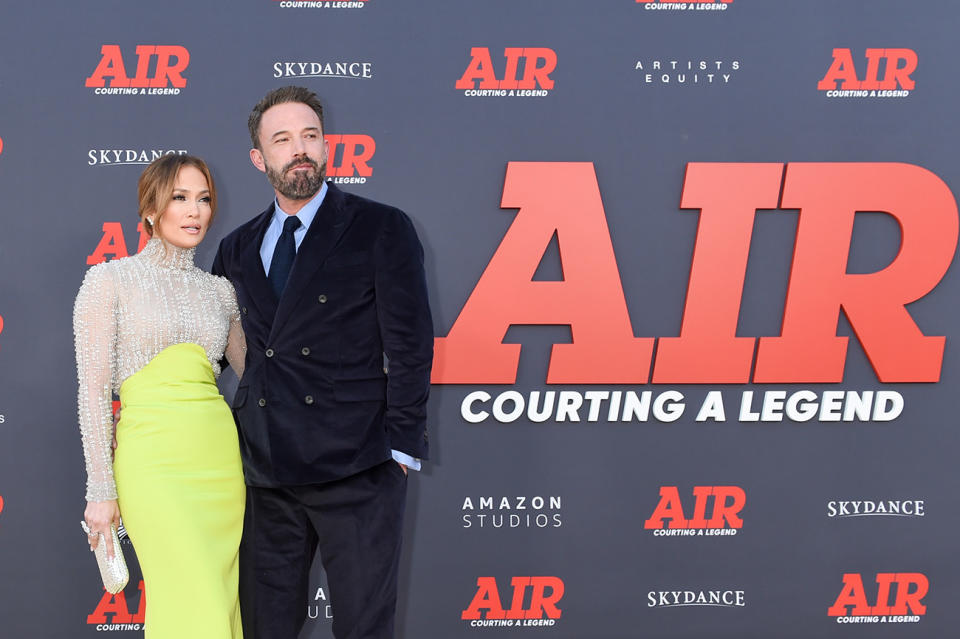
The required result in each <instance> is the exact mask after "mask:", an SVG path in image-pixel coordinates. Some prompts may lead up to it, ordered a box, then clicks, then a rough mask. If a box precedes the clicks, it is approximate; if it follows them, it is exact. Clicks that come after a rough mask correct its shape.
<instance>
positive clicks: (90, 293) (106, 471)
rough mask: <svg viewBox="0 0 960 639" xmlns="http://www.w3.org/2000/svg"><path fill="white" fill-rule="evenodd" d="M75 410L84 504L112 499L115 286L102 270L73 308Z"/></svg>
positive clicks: (90, 274) (87, 281) (92, 275)
mask: <svg viewBox="0 0 960 639" xmlns="http://www.w3.org/2000/svg"><path fill="white" fill-rule="evenodd" d="M73 335H74V342H75V346H76V355H77V380H78V382H79V390H78V392H77V405H78V412H79V417H80V434H81V437H82V439H83V456H84V458H85V460H86V467H87V494H86V498H87V501H107V500H109V499H116V498H117V487H116V484H115V483H114V480H113V447H112V445H111V444H112V440H113V411H112V409H111V408H112V401H111V400H112V398H113V393H112V381H113V376H114V375H113V372H114V358H115V351H116V339H117V282H116V281H115V278H114V277H113V274H112V273H111V270H110V269H109V268H108V267H107V265H106V264H104V265H99V266H95V267H93V268H91V269H90V270H89V271H87V275H86V277H84V279H83V284H82V285H81V286H80V292H79V293H77V301H76V303H75V304H74V308H73Z"/></svg>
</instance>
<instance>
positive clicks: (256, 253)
mask: <svg viewBox="0 0 960 639" xmlns="http://www.w3.org/2000/svg"><path fill="white" fill-rule="evenodd" d="M272 217H273V205H272V204H271V205H270V207H269V208H268V209H267V210H266V211H264V212H263V213H261V218H262V219H260V220H257V223H256V224H254V225H253V229H252V230H253V236H252V237H251V238H250V240H249V241H248V242H246V246H245V247H244V249H243V253H242V255H241V256H240V268H241V272H242V273H243V275H244V277H243V282H244V284H246V286H247V288H248V289H249V291H250V297H251V298H252V299H253V302H254V304H256V305H257V308H258V309H259V310H260V313H261V314H262V316H263V317H266V318H271V319H272V318H273V316H274V315H275V314H276V312H277V296H276V295H274V293H273V289H272V288H271V287H270V281H269V280H268V279H267V276H266V274H265V273H264V272H263V260H262V259H261V258H260V245H261V244H262V243H263V236H264V234H265V233H266V232H267V227H268V226H269V225H270V219H271V218H272Z"/></svg>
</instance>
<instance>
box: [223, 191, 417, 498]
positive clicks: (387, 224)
mask: <svg viewBox="0 0 960 639" xmlns="http://www.w3.org/2000/svg"><path fill="white" fill-rule="evenodd" d="M328 188H329V190H328V192H327V194H326V196H325V197H324V200H323V204H322V205H321V206H320V209H319V210H318V211H317V215H316V217H315V218H314V220H313V222H312V223H311V225H310V228H309V229H308V230H307V235H306V237H304V239H303V242H302V243H301V245H300V247H299V249H298V250H297V256H296V259H295V260H294V263H293V268H292V270H291V272H290V279H289V280H288V281H287V286H286V289H284V291H283V295H282V296H281V298H280V299H279V300H277V299H276V296H275V295H274V293H273V290H272V289H271V288H270V283H269V281H268V280H267V277H266V275H265V274H264V272H263V264H262V262H261V259H260V244H261V242H262V240H263V235H264V233H265V231H266V228H267V225H268V224H269V222H270V218H271V216H272V215H273V211H274V207H273V205H271V206H270V208H268V209H267V210H266V211H264V212H263V213H262V214H260V215H258V216H257V217H255V218H254V219H252V220H251V221H249V222H247V223H246V224H244V225H242V226H240V227H239V228H238V229H236V230H235V231H233V232H232V233H230V234H229V235H228V236H227V237H225V238H224V239H223V241H222V242H221V243H220V248H219V250H218V251H217V256H216V258H215V259H214V263H213V269H212V270H213V273H214V274H216V275H222V276H224V277H227V278H228V279H229V280H230V281H231V282H232V283H233V285H234V287H235V288H236V291H237V300H238V302H239V305H240V311H241V317H242V320H243V329H244V332H245V333H246V338H247V358H246V366H245V370H244V373H243V378H242V379H241V380H240V383H239V386H238V387H237V392H236V396H235V398H234V402H233V409H234V414H235V415H236V418H237V421H238V425H239V431H240V448H241V453H242V455H243V462H244V464H243V466H244V474H245V477H246V481H247V484H249V485H251V486H286V485H305V484H314V483H321V482H326V481H332V480H336V479H340V478H343V477H347V476H349V475H352V474H354V473H357V472H360V471H362V470H365V469H367V468H370V467H372V466H375V465H376V464H379V463H382V462H384V461H386V460H388V459H390V458H391V453H390V451H391V449H396V450H399V451H401V452H404V453H407V454H408V455H411V456H413V457H419V458H421V459H425V458H426V457H427V435H426V406H427V396H428V394H429V391H430V367H431V365H432V362H433V322H432V320H431V317H430V306H429V303H428V300H427V286H426V280H425V277H424V270H423V248H422V247H421V245H420V241H419V239H418V238H417V234H416V231H415V230H414V228H413V224H412V223H411V222H410V219H409V218H408V217H407V216H406V214H404V213H403V211H400V210H399V209H396V208H393V207H390V206H386V205H383V204H380V203H377V202H373V201H371V200H367V199H365V198H361V197H358V196H356V195H351V194H349V193H344V192H343V191H341V190H340V189H338V188H337V187H336V186H334V185H333V184H328ZM384 354H386V356H387V359H388V361H389V364H388V370H389V374H387V373H385V366H384Z"/></svg>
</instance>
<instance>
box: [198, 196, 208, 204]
mask: <svg viewBox="0 0 960 639" xmlns="http://www.w3.org/2000/svg"><path fill="white" fill-rule="evenodd" d="M200 201H201V202H206V203H207V204H209V203H210V196H209V195H205V196H203V197H202V198H200Z"/></svg>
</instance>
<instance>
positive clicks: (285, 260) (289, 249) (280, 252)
mask: <svg viewBox="0 0 960 639" xmlns="http://www.w3.org/2000/svg"><path fill="white" fill-rule="evenodd" d="M299 227H300V218H298V217H297V216H296V215H289V216H287V219H285V220H284V221H283V233H281V234H280V239H278V240H277V246H276V248H274V249H273V259H272V260H270V273H269V275H267V279H269V280H270V286H272V287H273V292H274V293H276V294H277V299H278V300H279V299H280V296H281V295H282V294H283V289H284V287H285V286H286V285H287V278H288V277H290V268H291V267H292V266H293V258H295V257H296V256H297V245H296V243H295V242H294V241H293V232H294V231H296V230H297V229H298V228H299Z"/></svg>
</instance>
